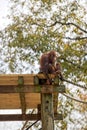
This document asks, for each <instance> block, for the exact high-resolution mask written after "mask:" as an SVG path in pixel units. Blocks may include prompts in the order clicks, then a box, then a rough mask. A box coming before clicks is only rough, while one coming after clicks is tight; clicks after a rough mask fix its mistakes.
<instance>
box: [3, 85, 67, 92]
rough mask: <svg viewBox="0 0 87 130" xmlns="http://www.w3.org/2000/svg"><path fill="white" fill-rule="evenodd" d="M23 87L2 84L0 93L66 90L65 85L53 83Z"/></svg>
mask: <svg viewBox="0 0 87 130" xmlns="http://www.w3.org/2000/svg"><path fill="white" fill-rule="evenodd" d="M23 86H24V87H23V88H20V87H19V85H17V86H15V85H14V86H13V85H12V86H10V85H8V86H7V85H4V86H3V85H2V86H0V93H20V92H23V93H54V92H60V93H63V92H65V86H64V85H60V86H52V85H45V86H44V85H37V86H36V85H23Z"/></svg>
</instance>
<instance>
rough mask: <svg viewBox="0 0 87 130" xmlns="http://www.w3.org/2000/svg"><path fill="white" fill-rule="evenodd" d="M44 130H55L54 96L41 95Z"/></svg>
mask: <svg viewBox="0 0 87 130" xmlns="http://www.w3.org/2000/svg"><path fill="white" fill-rule="evenodd" d="M41 120H42V130H54V111H53V96H52V94H41Z"/></svg>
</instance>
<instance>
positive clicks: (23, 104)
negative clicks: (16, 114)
mask: <svg viewBox="0 0 87 130" xmlns="http://www.w3.org/2000/svg"><path fill="white" fill-rule="evenodd" d="M18 86H19V88H20V93H19V95H20V102H21V109H22V114H23V115H25V113H26V99H25V93H23V92H22V90H23V89H24V79H23V76H19V77H18Z"/></svg>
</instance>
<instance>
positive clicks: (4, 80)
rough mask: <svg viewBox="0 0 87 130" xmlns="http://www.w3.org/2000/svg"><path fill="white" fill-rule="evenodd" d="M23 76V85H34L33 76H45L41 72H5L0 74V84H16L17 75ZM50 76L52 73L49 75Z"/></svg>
mask: <svg viewBox="0 0 87 130" xmlns="http://www.w3.org/2000/svg"><path fill="white" fill-rule="evenodd" d="M20 76H23V78H24V85H34V76H38V77H39V78H46V77H45V76H44V75H43V74H6V75H2V74H1V75H0V85H11V86H12V85H18V77H20ZM50 77H51V78H53V77H54V75H50Z"/></svg>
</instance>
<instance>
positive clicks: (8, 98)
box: [0, 93, 41, 109]
mask: <svg viewBox="0 0 87 130" xmlns="http://www.w3.org/2000/svg"><path fill="white" fill-rule="evenodd" d="M25 100H26V109H31V108H37V105H38V104H40V103H41V102H40V94H39V93H38V94H36V93H27V94H25ZM0 109H21V102H20V96H19V94H14V93H10V94H0Z"/></svg>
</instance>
